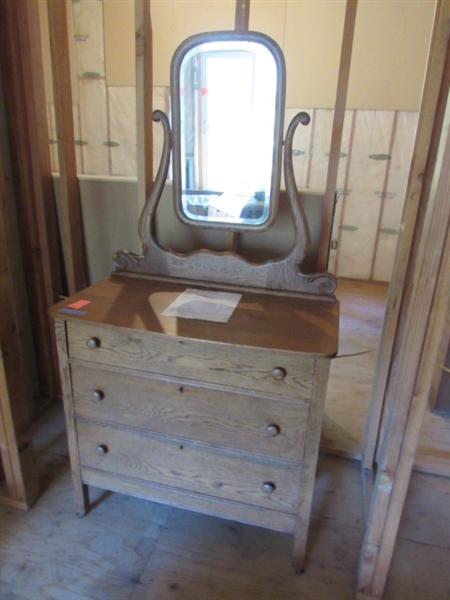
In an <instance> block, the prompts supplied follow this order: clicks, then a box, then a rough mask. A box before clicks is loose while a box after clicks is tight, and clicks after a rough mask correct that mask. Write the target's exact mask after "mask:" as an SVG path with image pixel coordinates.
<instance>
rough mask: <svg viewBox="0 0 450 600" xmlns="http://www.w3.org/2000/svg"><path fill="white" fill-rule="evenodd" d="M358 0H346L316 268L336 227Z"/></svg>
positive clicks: (323, 260) (322, 263)
mask: <svg viewBox="0 0 450 600" xmlns="http://www.w3.org/2000/svg"><path fill="white" fill-rule="evenodd" d="M357 7H358V0H347V4H346V9H345V20H344V30H343V33H342V48H341V59H340V63H339V74H338V83H337V90H336V102H335V105H334V117H333V130H332V133H331V146H330V159H329V162H328V171H327V183H326V187H325V196H324V199H323V216H322V226H321V231H320V242H319V253H318V257H317V271H318V272H322V271H326V270H327V267H328V254H329V250H330V238H331V231H332V228H333V215H334V205H335V197H336V185H337V176H338V169H339V159H340V151H341V142H342V132H343V130H344V119H345V107H346V102H347V90H348V81H349V78H350V65H351V59H352V49H353V36H354V32H355V22H356V9H357Z"/></svg>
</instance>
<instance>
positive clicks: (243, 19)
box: [234, 0, 250, 31]
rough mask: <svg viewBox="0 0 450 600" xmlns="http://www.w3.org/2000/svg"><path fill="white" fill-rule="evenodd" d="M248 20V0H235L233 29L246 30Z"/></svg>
mask: <svg viewBox="0 0 450 600" xmlns="http://www.w3.org/2000/svg"><path fill="white" fill-rule="evenodd" d="M249 21H250V0H236V11H235V16H234V29H235V30H236V31H248V25H249Z"/></svg>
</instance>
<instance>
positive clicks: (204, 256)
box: [113, 111, 336, 301]
mask: <svg viewBox="0 0 450 600" xmlns="http://www.w3.org/2000/svg"><path fill="white" fill-rule="evenodd" d="M153 120H154V121H160V122H161V123H162V126H163V130H164V146H163V152H162V156H161V162H160V166H159V169H158V173H157V175H156V179H155V183H154V185H153V189H152V192H151V194H150V196H149V197H148V199H147V202H146V204H145V206H144V209H143V211H142V214H141V217H140V219H139V238H140V240H141V244H142V254H135V253H133V252H128V251H126V250H119V251H118V252H116V254H115V255H114V257H113V261H114V272H113V273H114V274H115V275H123V276H130V277H133V276H134V277H136V276H138V277H143V278H145V277H147V278H154V277H155V276H156V277H163V278H166V277H167V278H170V279H171V280H173V279H179V280H189V281H196V282H197V283H198V284H199V285H201V284H210V285H214V284H215V285H224V284H225V285H228V286H230V285H231V286H238V287H239V286H245V287H253V288H261V289H267V290H269V289H270V290H283V291H288V292H289V291H290V292H300V293H304V294H308V295H311V294H312V295H315V296H317V298H319V299H324V300H326V299H327V300H332V301H333V300H334V296H333V294H334V291H335V289H336V280H335V278H334V277H333V276H332V275H330V274H328V273H315V274H312V275H304V274H303V273H302V272H301V264H302V261H303V259H304V257H305V255H306V252H307V251H308V246H309V229H308V225H307V222H306V218H305V215H304V212H303V209H302V206H301V203H300V200H299V197H298V192H297V187H296V184H295V178H294V174H293V168H292V140H293V137H294V133H295V129H296V127H297V125H298V124H299V123H302V124H303V125H307V124H308V123H309V115H308V114H307V113H304V112H302V113H299V114H298V115H296V116H295V117H294V119H293V120H292V121H291V123H290V125H289V127H288V131H287V135H286V142H285V159H284V160H285V162H284V172H285V179H286V188H287V192H288V196H289V200H290V204H291V210H292V216H293V220H294V229H295V242H294V245H293V247H292V249H291V251H290V252H289V253H288V254H287V255H286V256H284V257H282V258H281V259H275V260H269V261H267V262H265V263H261V264H256V263H251V262H250V261H248V260H246V259H244V258H242V257H241V256H239V255H237V254H234V253H232V252H221V253H218V252H213V251H210V250H198V251H195V252H192V253H190V254H179V253H176V252H173V251H171V250H169V249H167V248H163V247H162V246H161V245H160V244H159V243H158V241H157V240H156V239H155V236H154V232H153V222H154V217H155V212H156V209H157V206H158V202H159V199H160V197H161V194H162V191H163V189H164V185H165V181H166V178H167V173H168V168H169V162H170V154H171V147H172V142H171V129H170V124H169V120H168V118H167V116H166V115H165V114H164V113H163V112H162V111H155V112H154V113H153Z"/></svg>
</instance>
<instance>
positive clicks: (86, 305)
mask: <svg viewBox="0 0 450 600" xmlns="http://www.w3.org/2000/svg"><path fill="white" fill-rule="evenodd" d="M187 288H195V285H186V284H180V283H172V282H166V281H149V280H141V279H134V278H122V277H111V278H108V279H104V280H102V281H100V282H98V283H95V284H94V285H92V286H90V287H88V288H86V289H85V290H83V291H81V292H78V293H77V294H74V295H73V296H71V297H70V298H67V299H65V300H63V301H62V302H59V303H58V304H56V305H54V306H53V307H52V308H51V309H50V315H51V316H52V317H54V318H55V319H63V320H70V321H81V322H84V323H95V324H98V325H102V326H110V327H125V328H128V329H135V330H144V331H150V332H154V333H158V334H162V335H170V336H173V337H179V338H189V339H196V340H204V341H208V342H218V343H225V344H233V345H235V344H237V345H240V346H249V347H256V348H268V349H277V350H283V351H289V352H302V353H305V354H312V355H316V356H334V355H335V354H336V353H337V350H338V330H339V303H338V302H337V301H336V302H321V301H317V300H314V299H304V298H298V297H292V296H291V297H287V296H283V295H275V294H269V293H261V292H257V293H253V292H242V298H241V300H240V301H239V303H238V304H237V306H236V308H235V310H234V311H233V313H232V315H231V317H230V319H229V320H228V322H227V323H218V322H213V321H204V320H198V319H185V318H179V317H167V316H164V315H163V314H162V313H163V312H164V311H165V310H166V308H167V307H168V306H169V305H170V304H171V303H172V302H173V301H174V300H175V299H176V298H177V297H178V296H179V295H180V294H181V293H182V292H184V291H185V290H186V289H187ZM220 291H223V290H220ZM232 291H233V292H236V291H238V290H232Z"/></svg>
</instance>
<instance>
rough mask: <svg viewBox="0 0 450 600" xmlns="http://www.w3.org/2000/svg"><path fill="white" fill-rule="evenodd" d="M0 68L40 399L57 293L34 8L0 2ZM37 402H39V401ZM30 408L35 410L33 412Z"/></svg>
mask: <svg viewBox="0 0 450 600" xmlns="http://www.w3.org/2000/svg"><path fill="white" fill-rule="evenodd" d="M0 22H1V23H2V35H1V36H0V62H1V66H2V82H3V90H4V98H5V109H6V119H7V126H8V140H9V149H10V155H11V173H12V180H11V182H10V183H11V185H12V187H13V188H14V193H15V198H16V202H17V214H18V221H19V228H20V233H21V235H20V244H21V249H22V257H23V261H24V273H25V283H26V287H27V292H28V296H29V298H30V299H31V301H30V303H29V308H30V314H31V322H32V329H33V341H34V345H35V356H36V361H37V366H38V375H39V387H40V394H41V396H40V399H39V400H36V405H38V404H40V403H41V402H44V401H45V400H44V399H43V398H53V397H54V396H55V395H56V392H57V381H58V379H57V371H56V370H55V364H56V363H55V360H56V349H55V345H54V334H53V328H52V327H51V324H50V321H49V318H48V315H47V310H48V307H49V306H50V305H51V304H53V303H54V302H55V301H56V300H57V299H58V296H59V295H60V294H61V291H62V277H61V264H60V255H59V243H58V224H57V219H56V206H55V198H54V191H53V182H52V178H51V166H50V151H49V144H48V129H47V115H46V108H45V91H44V79H43V69H42V56H41V45H40V29H39V16H38V5H37V3H35V2H29V1H27V2H15V1H14V0H3V1H2V2H0ZM41 397H42V400H41ZM35 408H40V407H39V406H35Z"/></svg>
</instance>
